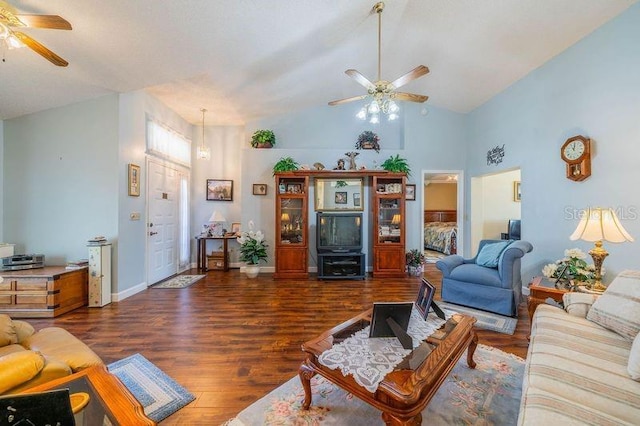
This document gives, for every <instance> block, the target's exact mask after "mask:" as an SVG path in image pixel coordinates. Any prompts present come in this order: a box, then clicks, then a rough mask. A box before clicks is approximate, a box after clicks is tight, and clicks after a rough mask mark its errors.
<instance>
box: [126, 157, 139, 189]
mask: <svg viewBox="0 0 640 426" xmlns="http://www.w3.org/2000/svg"><path fill="white" fill-rule="evenodd" d="M128 173H129V178H128V185H129V191H128V193H129V195H130V196H132V197H139V196H140V166H138V165H136V164H129V170H128Z"/></svg>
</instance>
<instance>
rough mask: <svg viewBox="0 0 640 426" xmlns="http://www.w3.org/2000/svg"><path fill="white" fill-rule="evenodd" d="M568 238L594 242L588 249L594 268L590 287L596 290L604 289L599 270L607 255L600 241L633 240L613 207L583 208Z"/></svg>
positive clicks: (618, 241) (617, 241)
mask: <svg viewBox="0 0 640 426" xmlns="http://www.w3.org/2000/svg"><path fill="white" fill-rule="evenodd" d="M569 239H571V240H584V241H594V242H595V245H594V247H593V248H592V249H591V250H590V251H589V254H590V255H591V257H592V258H593V264H594V266H595V268H596V270H595V281H594V283H593V284H592V286H591V288H592V289H593V290H598V291H602V290H605V289H606V287H605V286H603V285H602V273H601V271H602V262H604V258H605V257H607V256H609V253H607V251H606V250H605V249H604V248H603V247H602V242H603V241H608V242H610V243H622V242H625V241H633V237H632V236H631V235H629V233H628V232H627V231H626V230H625V229H624V228H623V227H622V224H620V220H619V219H618V216H616V213H615V212H614V211H613V209H611V208H600V207H590V208H588V209H586V210H585V214H584V216H582V219H580V223H578V227H577V228H576V230H575V231H574V232H573V234H571V236H570V237H569Z"/></svg>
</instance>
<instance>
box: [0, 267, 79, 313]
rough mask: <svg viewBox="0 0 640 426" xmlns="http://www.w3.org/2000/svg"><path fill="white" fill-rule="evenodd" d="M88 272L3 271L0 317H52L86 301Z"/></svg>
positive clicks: (56, 269) (62, 269)
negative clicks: (5, 315) (0, 315)
mask: <svg viewBox="0 0 640 426" xmlns="http://www.w3.org/2000/svg"><path fill="white" fill-rule="evenodd" d="M88 271H89V270H88V269H87V268H81V269H73V270H68V269H65V267H64V266H45V267H44V268H37V269H25V270H21V271H2V272H0V276H1V277H2V278H3V279H4V281H3V282H1V283H0V314H7V315H9V316H11V317H13V318H53V317H57V316H58V315H61V314H64V313H65V312H69V311H72V310H74V309H76V308H79V307H81V306H84V305H86V304H87V301H88V297H89V294H88V291H89V290H88V282H89V272H88Z"/></svg>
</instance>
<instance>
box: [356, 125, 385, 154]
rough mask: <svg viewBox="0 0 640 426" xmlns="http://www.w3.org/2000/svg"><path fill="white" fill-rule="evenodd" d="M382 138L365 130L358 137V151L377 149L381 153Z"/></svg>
mask: <svg viewBox="0 0 640 426" xmlns="http://www.w3.org/2000/svg"><path fill="white" fill-rule="evenodd" d="M379 142H380V138H379V137H378V135H376V134H375V133H373V132H372V131H371V130H365V131H364V132H362V133H360V135H359V136H358V141H357V142H356V149H375V150H376V152H380V143H379Z"/></svg>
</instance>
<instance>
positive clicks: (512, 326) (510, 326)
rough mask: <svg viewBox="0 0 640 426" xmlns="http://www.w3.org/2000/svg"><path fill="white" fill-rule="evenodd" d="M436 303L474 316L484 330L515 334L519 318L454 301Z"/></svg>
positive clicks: (477, 325)
mask: <svg viewBox="0 0 640 426" xmlns="http://www.w3.org/2000/svg"><path fill="white" fill-rule="evenodd" d="M436 303H438V306H440V307H441V308H444V309H448V310H450V311H455V312H458V313H461V314H464V315H469V316H471V317H474V318H475V319H477V320H478V322H476V327H478V328H482V329H484V330H491V331H497V332H498V333H502V334H513V333H514V332H515V330H516V325H517V324H518V319H517V318H511V317H505V316H504V315H498V314H494V313H492V312H486V311H481V310H479V309H473V308H468V307H466V306H459V305H454V304H453V303H447V302H436Z"/></svg>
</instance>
